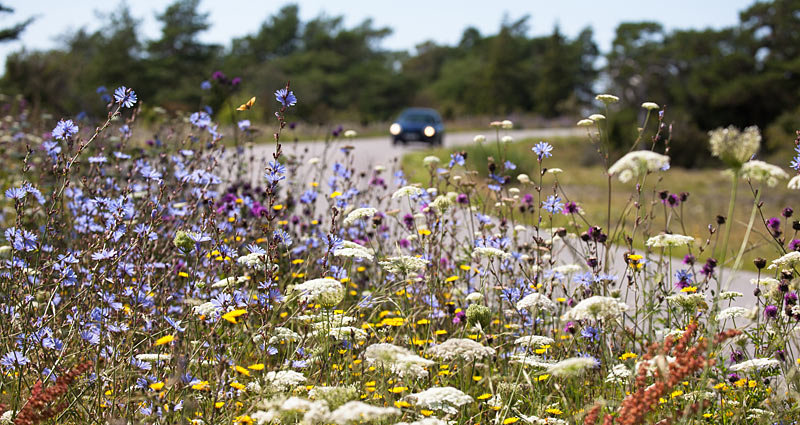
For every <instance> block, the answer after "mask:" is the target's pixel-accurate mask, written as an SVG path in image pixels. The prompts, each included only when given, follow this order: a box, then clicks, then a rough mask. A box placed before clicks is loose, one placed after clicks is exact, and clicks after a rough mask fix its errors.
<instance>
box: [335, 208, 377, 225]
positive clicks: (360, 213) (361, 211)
mask: <svg viewBox="0 0 800 425" xmlns="http://www.w3.org/2000/svg"><path fill="white" fill-rule="evenodd" d="M377 212H378V210H377V209H375V208H356V209H354V210H353V211H350V214H347V217H345V219H344V221H343V222H342V224H343V225H344V226H349V225H351V224H353V223H355V222H356V220H360V219H362V218H370V217H372V216H374V215H375V214H376V213H377Z"/></svg>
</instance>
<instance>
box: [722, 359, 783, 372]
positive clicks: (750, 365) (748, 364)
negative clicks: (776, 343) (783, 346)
mask: <svg viewBox="0 0 800 425" xmlns="http://www.w3.org/2000/svg"><path fill="white" fill-rule="evenodd" d="M780 364H781V363H780V362H779V361H777V360H775V359H770V358H768V357H762V358H757V359H752V360H747V361H743V362H741V363H737V364H735V365H733V366H731V367H730V368H729V370H730V371H731V372H748V371H751V370H762V369H770V368H773V367H777V366H778V365H780Z"/></svg>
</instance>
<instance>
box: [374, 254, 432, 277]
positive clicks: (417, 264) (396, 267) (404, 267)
mask: <svg viewBox="0 0 800 425" xmlns="http://www.w3.org/2000/svg"><path fill="white" fill-rule="evenodd" d="M378 264H380V265H381V266H382V267H383V269H384V270H386V271H387V272H389V273H393V274H408V273H413V272H416V271H419V270H422V269H424V268H425V267H426V266H427V265H428V260H426V259H424V258H419V257H411V256H408V255H401V256H399V257H391V258H387V259H386V260H385V261H381V262H379V263H378Z"/></svg>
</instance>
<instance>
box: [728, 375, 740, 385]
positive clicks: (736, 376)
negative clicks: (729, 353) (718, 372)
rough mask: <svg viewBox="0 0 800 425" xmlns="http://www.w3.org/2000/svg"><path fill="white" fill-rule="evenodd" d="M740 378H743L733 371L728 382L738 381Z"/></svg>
mask: <svg viewBox="0 0 800 425" xmlns="http://www.w3.org/2000/svg"><path fill="white" fill-rule="evenodd" d="M739 379H741V378H739V375H737V374H735V373H731V374H730V375H728V382H730V383H731V384H732V383H734V382H736V381H738V380H739Z"/></svg>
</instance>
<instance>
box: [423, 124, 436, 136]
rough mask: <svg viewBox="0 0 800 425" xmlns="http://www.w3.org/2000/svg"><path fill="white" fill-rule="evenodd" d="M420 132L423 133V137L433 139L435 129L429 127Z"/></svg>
mask: <svg viewBox="0 0 800 425" xmlns="http://www.w3.org/2000/svg"><path fill="white" fill-rule="evenodd" d="M422 132H423V133H425V137H433V135H434V134H436V129H435V128H433V127H431V126H427V127H425V130H423V131H422Z"/></svg>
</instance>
